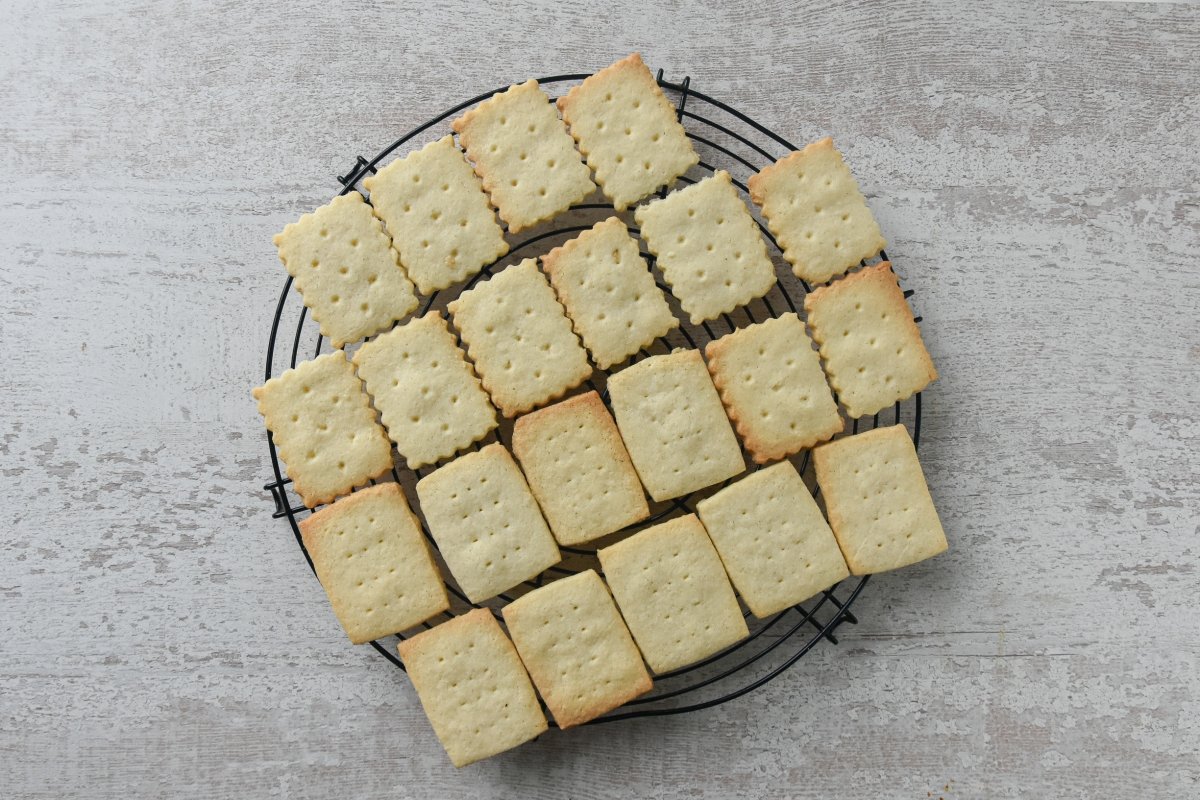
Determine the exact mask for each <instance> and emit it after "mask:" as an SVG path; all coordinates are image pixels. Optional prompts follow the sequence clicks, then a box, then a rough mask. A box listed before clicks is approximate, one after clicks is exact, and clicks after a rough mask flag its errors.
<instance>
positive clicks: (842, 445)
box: [813, 425, 947, 575]
mask: <svg viewBox="0 0 1200 800" xmlns="http://www.w3.org/2000/svg"><path fill="white" fill-rule="evenodd" d="M813 464H814V466H815V467H816V472H817V484H818V485H819V486H820V487H821V492H822V494H823V495H824V496H825V510H826V511H827V512H828V514H829V524H830V526H831V527H832V528H833V533H834V535H835V536H837V540H838V544H839V545H841V548H842V554H843V555H844V556H845V557H846V563H847V564H849V565H850V573H851V574H852V575H870V574H872V573H875V572H884V571H886V570H889V569H897V568H899V567H905V566H908V565H909V564H915V563H917V562H918V561H924V560H925V559H927V558H930V557H932V556H936V555H937V554H938V553H941V552H942V551H944V550H945V549H946V547H947V544H946V534H945V532H944V531H943V530H942V523H941V521H940V520H939V519H938V515H937V509H935V508H934V507H933V498H932V497H930V496H929V487H928V486H927V485H926V484H925V473H924V472H922V471H921V462H920V461H918V460H917V448H916V447H914V446H913V443H912V439H911V438H909V435H908V429H907V428H905V427H904V426H903V425H894V426H892V427H890V428H876V429H875V430H873V431H867V432H866V433H860V434H858V435H856V436H847V437H845V438H843V439H838V440H836V441H833V442H829V443H828V444H823V445H821V446H820V447H818V448H816V449H814V450H813Z"/></svg>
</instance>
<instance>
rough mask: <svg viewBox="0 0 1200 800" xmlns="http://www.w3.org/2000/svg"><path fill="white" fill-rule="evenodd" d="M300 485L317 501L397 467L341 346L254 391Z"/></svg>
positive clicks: (307, 498)
mask: <svg viewBox="0 0 1200 800" xmlns="http://www.w3.org/2000/svg"><path fill="white" fill-rule="evenodd" d="M253 394H254V399H255V400H257V401H258V413H260V414H262V415H263V418H264V419H265V420H266V423H267V428H268V429H269V430H270V431H271V434H272V436H273V440H274V442H275V447H276V449H277V450H278V451H279V457H280V458H282V459H283V462H284V465H285V466H286V467H287V474H288V477H289V478H291V479H292V486H293V488H295V490H296V493H297V494H299V495H300V499H301V500H303V501H304V505H306V506H308V507H309V508H313V507H315V506H319V505H321V504H322V503H328V502H329V501H330V500H332V499H334V498H335V497H338V496H339V495H343V494H346V493H347V492H349V491H350V490H351V489H353V488H354V487H356V486H362V485H363V484H364V483H366V482H367V481H369V480H371V479H372V478H377V477H379V476H380V475H382V474H383V473H385V472H387V471H388V470H390V469H391V468H392V445H391V442H389V441H388V438H387V434H386V433H384V430H383V428H382V427H381V426H380V424H379V423H378V422H376V421H375V411H374V410H373V409H372V408H371V404H370V401H369V400H368V398H367V394H366V392H364V391H363V386H362V382H361V381H360V380H359V379H358V377H357V376H355V374H354V368H353V367H352V366H351V365H350V362H349V361H347V360H346V354H345V353H343V352H342V351H341V350H334V351H333V352H332V353H326V354H325V355H323V356H320V357H318V358H316V359H314V360H312V361H305V362H304V363H303V364H300V365H299V366H298V367H296V368H294V369H289V370H288V371H287V372H285V373H283V374H282V375H279V376H278V377H275V378H272V379H271V380H269V381H267V382H266V383H265V384H263V385H262V386H259V387H257V388H255V389H254V391H253Z"/></svg>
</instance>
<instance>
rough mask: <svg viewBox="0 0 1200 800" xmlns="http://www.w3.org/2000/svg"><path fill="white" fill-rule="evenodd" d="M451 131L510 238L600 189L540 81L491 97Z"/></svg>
mask: <svg viewBox="0 0 1200 800" xmlns="http://www.w3.org/2000/svg"><path fill="white" fill-rule="evenodd" d="M451 127H453V128H454V131H455V133H457V134H458V139H459V141H460V142H462V146H463V148H464V149H465V150H466V151H467V157H468V158H470V159H471V161H473V162H474V163H475V172H476V173H478V175H479V177H480V179H482V181H483V188H484V190H485V191H487V193H488V196H489V197H491V199H492V204H493V205H495V206H496V211H497V212H498V213H499V214H500V219H502V220H504V221H505V222H506V223H507V224H508V230H509V232H510V233H516V232H517V231H520V230H522V229H523V228H528V227H530V226H531V225H534V224H536V223H538V222H541V221H542V220H544V219H550V218H551V217H553V216H554V215H555V214H557V213H559V212H560V211H566V210H567V209H568V208H570V207H571V206H572V205H574V204H575V203H578V202H579V201H580V200H582V199H583V198H585V197H587V196H588V195H589V194H591V192H592V190H593V189H595V188H596V185H595V184H594V183H592V178H591V173H590V172H589V170H588V168H587V166H586V165H585V164H584V163H583V161H581V160H580V158H579V153H578V152H576V150H575V141H574V140H573V139H572V138H571V136H570V134H568V133H567V128H566V126H565V125H564V124H563V121H562V120H561V119H559V118H558V112H557V111H555V110H554V106H553V105H552V104H551V103H550V98H549V97H547V96H546V93H545V92H543V91H542V90H541V89H539V88H538V83H537V81H534V80H530V81H526V82H525V83H522V84H521V85H520V86H512V87H509V89H508V90H507V91H504V92H500V93H497V94H494V95H492V97H491V99H490V100H486V101H485V102H483V103H481V104H480V105H479V106H478V107H476V108H474V109H472V110H470V111H468V112H467V113H466V114H464V115H463V116H461V117H459V118H458V119H456V120H454V122H453V123H452V125H451Z"/></svg>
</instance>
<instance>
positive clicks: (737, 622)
mask: <svg viewBox="0 0 1200 800" xmlns="http://www.w3.org/2000/svg"><path fill="white" fill-rule="evenodd" d="M596 555H598V556H599V557H600V566H601V567H603V569H604V577H605V578H606V579H607V580H608V585H609V587H610V588H611V589H612V593H613V597H615V598H616V599H617V605H619V606H620V607H621V614H622V615H624V617H625V622H626V623H627V624H628V625H629V630H630V631H631V632H632V633H633V638H634V639H635V640H636V641H637V645H638V647H639V648H640V649H641V651H642V655H643V656H644V657H645V659H646V663H647V664H649V665H650V669H652V670H654V672H655V673H657V674H659V675H661V674H663V673H664V672H670V671H671V670H675V669H679V668H680V667H686V666H687V665H688V664H694V663H695V662H697V661H700V660H701V659H703V658H707V657H708V656H710V655H712V654H713V653H716V652H718V651H719V650H723V649H725V648H726V647H729V646H730V645H731V644H734V643H735V642H738V641H741V640H742V639H744V638H746V636H748V635H749V633H750V632H749V630H748V629H747V628H746V620H745V618H744V617H742V611H741V609H740V608H739V607H738V602H737V598H736V597H734V594H733V587H731V586H730V585H729V578H727V577H726V576H725V569H724V568H723V567H722V566H721V559H720V557H719V556H718V555H717V551H716V550H714V549H713V545H712V542H711V541H709V538H708V534H706V533H705V532H704V526H703V525H701V524H700V521H699V520H698V519H696V515H695V514H689V515H687V516H686V517H676V518H675V519H672V520H668V521H667V522H664V523H661V524H659V525H655V526H654V527H652V528H647V529H646V530H644V531H642V532H641V533H638V534H635V535H634V536H631V537H630V538H628V539H625V540H623V541H621V542H618V543H617V544H614V545H612V546H611V547H606V548H604V549H603V550H600V551H598V552H597V553H596Z"/></svg>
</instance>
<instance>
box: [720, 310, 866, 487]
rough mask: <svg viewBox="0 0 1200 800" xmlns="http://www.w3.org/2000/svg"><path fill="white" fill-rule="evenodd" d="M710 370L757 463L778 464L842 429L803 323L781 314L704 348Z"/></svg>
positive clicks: (818, 359) (744, 441) (726, 407)
mask: <svg viewBox="0 0 1200 800" xmlns="http://www.w3.org/2000/svg"><path fill="white" fill-rule="evenodd" d="M704 354H705V356H707V359H708V371H709V373H710V374H711V375H712V379H713V384H715V385H716V387H717V391H718V392H720V394H721V401H722V402H723V403H724V404H725V410H726V412H728V414H729V418H730V419H731V420H732V421H733V424H734V427H735V428H736V429H737V432H738V435H739V436H741V437H742V443H743V444H745V446H746V449H747V450H748V451H749V452H750V455H751V457H752V458H753V459H754V461H755V462H756V463H759V464H765V463H767V462H769V461H777V460H779V459H781V458H785V457H787V456H789V455H791V454H793V453H798V452H800V451H801V450H803V449H804V448H806V447H812V446H813V445H814V444H816V443H818V442H823V441H825V440H827V439H829V438H830V437H832V436H833V435H834V434H835V433H839V432H840V431H841V430H842V427H843V425H844V423H843V422H842V418H841V416H840V415H839V414H838V409H837V403H835V402H834V400H833V394H832V393H831V392H830V391H829V385H828V384H826V383H825V371H824V370H823V369H821V360H820V358H819V357H818V356H817V351H816V350H813V348H812V342H811V341H810V340H809V338H808V334H807V333H805V332H804V323H803V322H801V321H800V318H799V317H797V316H796V315H795V314H782V315H780V316H779V317H777V318H775V319H769V320H766V321H765V322H760V323H758V324H756V325H749V326H747V327H745V328H741V329H739V330H736V331H734V332H733V333H731V334H728V335H727V336H722V337H721V338H720V339H717V340H715V341H712V342H709V343H708V345H706V346H705V348H704Z"/></svg>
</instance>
